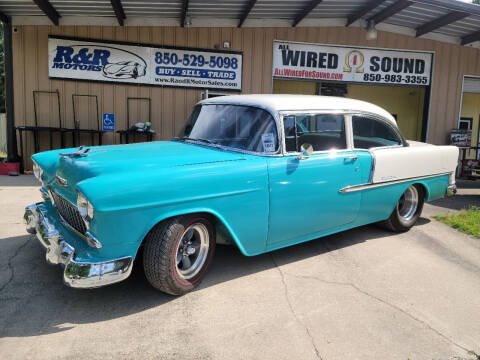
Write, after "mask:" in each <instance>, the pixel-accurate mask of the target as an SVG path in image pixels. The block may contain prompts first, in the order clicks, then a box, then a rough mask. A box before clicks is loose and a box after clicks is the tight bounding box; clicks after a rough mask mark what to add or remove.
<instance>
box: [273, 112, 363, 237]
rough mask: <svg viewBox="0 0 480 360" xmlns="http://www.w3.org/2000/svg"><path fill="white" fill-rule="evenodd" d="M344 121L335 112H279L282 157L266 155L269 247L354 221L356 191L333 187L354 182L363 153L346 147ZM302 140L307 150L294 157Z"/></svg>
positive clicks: (321, 232)
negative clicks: (281, 113)
mask: <svg viewBox="0 0 480 360" xmlns="http://www.w3.org/2000/svg"><path fill="white" fill-rule="evenodd" d="M346 120H347V117H346V116H344V115H338V114H295V115H288V116H283V124H284V125H283V126H284V134H285V136H284V139H285V140H284V141H285V152H286V155H285V156H282V157H271V158H269V159H268V171H269V183H270V218H269V220H270V224H269V236H268V240H267V241H268V244H269V245H272V244H279V245H280V244H282V243H293V242H297V241H302V240H308V239H309V238H310V239H311V238H314V237H315V236H316V235H321V234H323V233H328V232H329V231H334V230H335V229H337V228H340V227H342V226H345V225H346V224H349V223H351V222H353V221H354V220H355V218H356V216H357V213H358V210H359V207H360V199H361V194H360V192H351V193H340V192H339V190H340V189H342V188H344V187H346V186H352V185H358V184H360V182H361V180H362V177H361V169H360V167H361V164H362V163H365V164H366V163H367V161H362V158H363V157H367V156H369V155H368V153H365V152H361V151H358V152H357V151H354V150H352V149H351V146H350V143H351V141H350V140H348V138H349V136H348V133H349V130H347V129H349V128H350V126H349V122H347V121H346ZM302 144H310V145H311V146H312V147H313V153H312V154H311V155H310V156H308V157H306V158H303V159H299V154H300V153H299V150H300V148H301V146H302ZM363 160H366V159H363ZM368 163H369V161H368ZM368 170H369V169H368Z"/></svg>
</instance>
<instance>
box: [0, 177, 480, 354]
mask: <svg viewBox="0 0 480 360" xmlns="http://www.w3.org/2000/svg"><path fill="white" fill-rule="evenodd" d="M477 184H478V185H477ZM460 185H461V187H462V189H460V191H459V194H458V195H457V196H456V197H455V198H451V199H442V200H438V201H436V202H435V203H434V204H428V205H426V206H425V209H424V215H423V217H422V218H421V219H420V220H419V222H418V225H417V226H415V227H414V228H412V229H411V230H410V231H409V232H407V233H403V234H392V233H389V232H387V231H384V230H381V229H379V228H377V227H375V226H373V225H371V226H364V227H361V228H357V229H354V230H350V231H346V232H342V233H339V234H336V235H332V236H328V237H325V238H322V239H318V240H315V241H311V242H309V243H306V244H303V245H297V246H294V247H290V248H286V249H283V250H279V251H275V252H273V253H269V254H265V255H261V256H256V257H245V256H243V255H241V254H240V252H239V251H238V250H237V249H236V248H235V247H226V246H218V247H217V250H216V255H215V259H214V261H213V264H212V266H211V268H210V270H209V273H208V275H207V277H206V278H205V280H204V281H203V283H202V284H201V286H200V288H199V289H198V290H196V291H194V292H192V293H190V294H188V295H186V296H182V297H172V296H169V295H165V294H163V293H161V292H158V291H156V290H154V289H153V288H151V287H150V286H149V284H148V283H147V281H146V279H145V278H144V276H143V273H142V267H141V264H140V263H139V262H137V263H136V266H135V269H134V271H133V273H132V276H131V277H130V278H129V279H127V280H126V281H124V282H122V283H119V284H116V285H112V286H109V287H105V288H100V289H96V290H75V289H70V288H67V287H64V286H63V285H62V281H61V274H62V272H61V268H60V267H56V266H50V265H47V264H46V263H45V253H44V250H43V249H42V248H41V247H40V245H39V244H38V241H37V240H36V238H35V237H34V236H31V235H28V234H26V232H25V228H24V225H23V221H22V216H23V210H24V207H25V206H26V205H28V204H30V203H32V202H35V201H40V200H41V198H40V194H39V191H38V189H39V187H38V185H37V182H36V181H35V179H33V177H32V176H21V177H15V178H13V177H6V176H1V177H0V354H1V358H2V359H67V358H68V359H76V358H82V359H94V358H95V359H98V358H102V359H132V358H147V359H324V360H326V359H328V360H331V359H342V360H343V359H403V360H407V359H411V360H416V359H436V360H437V359H475V358H476V357H475V355H473V354H472V353H469V351H475V352H476V353H480V296H479V295H480V240H479V239H475V238H473V237H471V236H468V235H465V234H462V233H460V232H457V231H456V230H454V229H451V228H449V227H447V226H445V225H443V224H441V223H439V222H437V221H435V220H433V219H432V218H430V216H431V215H434V214H440V213H448V212H455V211H458V210H459V209H461V208H462V207H464V206H465V205H466V204H472V205H474V204H477V205H480V182H478V183H474V182H460Z"/></svg>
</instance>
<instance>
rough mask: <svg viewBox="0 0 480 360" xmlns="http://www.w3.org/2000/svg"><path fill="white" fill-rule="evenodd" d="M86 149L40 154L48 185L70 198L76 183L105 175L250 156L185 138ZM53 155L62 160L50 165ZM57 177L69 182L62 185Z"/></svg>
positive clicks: (39, 157) (37, 159) (74, 196)
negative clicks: (191, 141)
mask: <svg viewBox="0 0 480 360" xmlns="http://www.w3.org/2000/svg"><path fill="white" fill-rule="evenodd" d="M84 149H88V152H87V153H86V155H85V156H80V157H75V156H69V155H68V154H70V153H73V152H75V151H76V150H78V148H74V149H62V150H60V151H55V152H46V153H40V154H36V155H34V156H33V159H34V160H35V161H36V162H37V163H38V164H39V165H40V166H41V167H42V168H43V169H44V178H45V180H46V182H47V184H49V185H50V186H51V187H53V188H55V189H56V190H57V191H58V192H60V193H62V194H63V195H64V196H66V197H68V198H70V197H73V198H76V191H75V186H76V184H77V183H78V182H80V181H82V180H85V179H87V178H91V177H95V176H101V175H103V174H110V175H111V174H114V173H130V174H135V172H138V173H141V172H147V171H154V170H158V169H160V168H166V167H175V166H188V165H197V164H202V163H215V162H224V161H239V160H245V159H246V158H247V157H248V156H249V155H246V154H242V153H237V152H232V151H225V150H222V149H218V148H214V147H209V146H203V145H198V144H193V143H190V142H182V141H158V142H148V143H138V144H130V145H110V146H96V147H90V148H88V147H87V148H84ZM52 153H54V154H52ZM52 156H55V157H56V158H54V159H55V160H56V161H58V162H57V164H58V165H57V166H55V167H49V166H48V165H49V164H51V163H52V160H53V159H52ZM44 165H45V166H44ZM56 177H59V178H60V182H62V181H65V182H66V184H63V186H62V185H60V184H59V181H58V180H57V179H56Z"/></svg>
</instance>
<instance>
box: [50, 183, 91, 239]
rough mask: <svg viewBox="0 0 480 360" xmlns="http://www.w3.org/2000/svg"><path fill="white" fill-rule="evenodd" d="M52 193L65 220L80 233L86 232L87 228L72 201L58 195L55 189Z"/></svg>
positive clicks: (56, 205)
mask: <svg viewBox="0 0 480 360" xmlns="http://www.w3.org/2000/svg"><path fill="white" fill-rule="evenodd" d="M51 194H52V196H53V200H54V202H55V207H56V208H57V210H58V212H59V214H60V216H61V217H62V218H63V220H64V221H65V222H66V223H68V225H70V226H71V227H72V228H74V229H75V230H77V231H78V232H79V233H81V234H85V233H86V232H87V228H86V226H85V223H84V222H83V219H82V217H81V215H80V213H79V212H78V210H77V208H76V207H75V206H74V205H73V204H72V203H71V202H70V201H68V200H67V199H65V198H64V197H63V196H60V195H58V194H57V193H55V192H54V191H51Z"/></svg>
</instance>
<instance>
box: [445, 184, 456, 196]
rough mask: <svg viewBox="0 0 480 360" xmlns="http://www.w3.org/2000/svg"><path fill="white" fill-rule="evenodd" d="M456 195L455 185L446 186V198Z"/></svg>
mask: <svg viewBox="0 0 480 360" xmlns="http://www.w3.org/2000/svg"><path fill="white" fill-rule="evenodd" d="M456 193H457V185H455V184H453V185H448V187H447V192H446V195H447V196H453V195H455V194H456Z"/></svg>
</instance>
